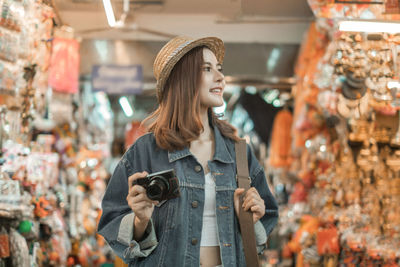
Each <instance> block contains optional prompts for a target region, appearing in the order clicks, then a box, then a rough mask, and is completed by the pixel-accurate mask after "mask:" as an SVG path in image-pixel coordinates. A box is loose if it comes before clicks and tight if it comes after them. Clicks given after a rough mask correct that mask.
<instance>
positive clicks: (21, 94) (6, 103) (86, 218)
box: [0, 0, 113, 267]
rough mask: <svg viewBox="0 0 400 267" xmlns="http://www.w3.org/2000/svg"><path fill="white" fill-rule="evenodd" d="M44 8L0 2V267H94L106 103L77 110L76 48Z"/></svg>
mask: <svg viewBox="0 0 400 267" xmlns="http://www.w3.org/2000/svg"><path fill="white" fill-rule="evenodd" d="M47 2H48V1H34V0H26V1H11V0H1V1H0V10H1V11H2V12H1V14H0V16H1V18H0V225H1V227H0V266H18V267H19V266H22V267H24V266H75V265H78V264H80V265H81V266H95V267H96V266H101V265H102V264H105V263H107V262H111V261H112V258H113V254H112V253H111V250H110V248H109V247H108V246H107V244H106V243H105V241H104V240H103V239H101V238H100V237H99V236H97V234H96V225H97V221H98V218H99V216H100V215H99V213H100V207H99V203H101V197H102V195H103V193H104V190H105V181H104V180H105V178H106V176H107V172H106V171H105V167H104V164H103V161H102V159H103V158H106V157H107V155H109V148H108V145H109V143H111V141H110V138H111V137H112V121H111V119H112V113H111V112H110V108H109V102H108V100H107V98H106V96H104V95H92V97H91V101H92V102H93V103H95V104H96V106H97V107H96V108H95V109H94V112H92V108H93V107H92V106H90V107H87V106H86V108H87V110H89V112H88V113H84V112H83V111H82V110H83V107H84V101H88V100H87V98H86V99H84V97H82V99H81V98H80V97H81V96H80V95H78V94H75V93H78V75H79V44H78V42H76V41H75V40H73V39H71V38H70V37H71V36H66V34H64V35H63V34H61V33H60V32H62V31H65V28H63V29H64V30H57V29H54V32H56V33H57V34H56V36H53V22H54V20H53V19H54V18H55V14H54V10H53V8H52V7H51V6H49V5H48V4H46V3H47ZM54 37H56V38H54ZM56 63H59V64H58V65H57V64H56ZM49 77H50V78H51V79H50V80H48V78H49ZM49 84H51V85H52V90H51V89H49V88H48V87H49V86H48V85H49ZM107 104H108V106H107ZM105 110H106V111H107V112H104V111H105ZM93 113H95V115H93ZM91 116H92V117H91ZM96 116H97V117H96ZM97 118H101V120H100V124H98V125H96V126H95V127H92V128H90V127H91V125H92V126H93V124H92V123H87V122H88V121H96V119H97ZM109 126H110V127H109ZM87 129H89V130H90V132H89V133H88V131H87ZM85 131H86V132H85ZM88 135H90V136H91V137H93V138H91V139H90V138H85V139H80V137H84V136H88Z"/></svg>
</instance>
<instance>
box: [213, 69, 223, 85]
mask: <svg viewBox="0 0 400 267" xmlns="http://www.w3.org/2000/svg"><path fill="white" fill-rule="evenodd" d="M215 73H216V74H215V77H216V78H215V80H216V81H217V82H221V81H223V80H224V78H225V76H224V74H223V73H222V72H220V71H218V70H217V71H215Z"/></svg>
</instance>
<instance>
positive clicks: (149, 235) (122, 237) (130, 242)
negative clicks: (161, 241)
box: [117, 212, 158, 260]
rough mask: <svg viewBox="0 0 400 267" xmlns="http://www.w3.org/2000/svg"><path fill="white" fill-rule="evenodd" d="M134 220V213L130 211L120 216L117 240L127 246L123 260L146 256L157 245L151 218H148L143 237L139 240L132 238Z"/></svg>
mask: <svg viewBox="0 0 400 267" xmlns="http://www.w3.org/2000/svg"><path fill="white" fill-rule="evenodd" d="M134 221H135V214H134V213H133V212H132V213H129V214H127V215H125V216H124V217H123V218H122V220H121V224H120V226H119V231H118V237H117V241H118V242H120V243H121V244H123V245H125V246H127V247H128V248H126V249H125V251H124V253H123V255H124V257H125V260H127V259H129V258H134V257H147V256H148V255H150V253H151V252H152V251H153V250H154V249H155V248H156V247H157V245H158V241H157V237H156V232H155V229H154V225H153V220H152V219H150V221H149V224H148V225H147V228H146V230H145V238H144V239H143V240H141V241H139V242H137V241H136V240H134V239H133V233H134V230H135V229H134Z"/></svg>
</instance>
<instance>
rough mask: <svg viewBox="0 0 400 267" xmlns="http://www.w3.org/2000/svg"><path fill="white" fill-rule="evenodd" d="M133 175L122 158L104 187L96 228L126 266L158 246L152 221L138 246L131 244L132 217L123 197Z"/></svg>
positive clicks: (128, 165) (130, 168) (135, 243)
mask: <svg viewBox="0 0 400 267" xmlns="http://www.w3.org/2000/svg"><path fill="white" fill-rule="evenodd" d="M134 172H137V171H136V170H133V168H132V167H131V166H130V164H129V162H128V161H127V159H126V158H125V157H123V158H122V159H121V161H120V162H119V163H118V165H117V167H116V169H115V171H114V174H113V175H112V177H111V178H110V181H109V184H108V185H107V189H106V192H105V195H104V197H103V200H102V203H101V206H102V215H101V218H100V221H99V225H98V233H99V234H100V235H102V236H103V237H104V238H105V240H106V241H107V243H108V244H109V245H110V247H111V248H112V249H113V251H114V252H115V253H116V254H117V255H118V256H119V257H120V258H121V259H122V260H124V261H125V262H126V263H127V262H129V261H131V260H132V259H133V258H135V257H146V256H148V255H149V254H150V253H151V252H152V251H153V250H154V249H155V248H156V246H157V243H158V242H157V238H156V234H155V230H154V226H153V222H152V221H151V220H150V223H149V225H148V227H147V229H146V231H145V237H144V239H143V240H141V241H140V242H137V241H135V240H133V233H134V217H135V214H134V213H133V212H132V210H131V208H130V207H129V205H128V203H127V201H126V196H127V195H128V192H129V185H128V177H129V176H130V175H132V174H133V173H134Z"/></svg>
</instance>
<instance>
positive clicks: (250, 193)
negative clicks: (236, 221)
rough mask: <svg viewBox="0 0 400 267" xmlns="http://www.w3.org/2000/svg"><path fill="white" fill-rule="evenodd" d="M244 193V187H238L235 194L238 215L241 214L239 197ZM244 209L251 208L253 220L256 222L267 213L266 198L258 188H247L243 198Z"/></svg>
mask: <svg viewBox="0 0 400 267" xmlns="http://www.w3.org/2000/svg"><path fill="white" fill-rule="evenodd" d="M243 193H244V188H237V189H236V190H235V193H234V195H233V201H234V205H235V211H236V215H237V216H239V197H240V196H241V195H242V194H243ZM242 207H243V209H244V210H245V211H247V210H250V211H251V212H252V213H253V222H254V223H256V222H257V221H258V220H259V219H260V218H262V217H263V216H264V214H265V204H264V200H263V199H262V198H261V197H260V195H259V194H258V191H257V189H255V188H254V187H251V188H250V189H249V190H247V192H246V195H245V196H244V198H243V206H242Z"/></svg>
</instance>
